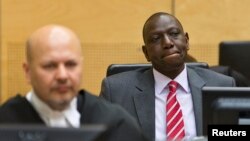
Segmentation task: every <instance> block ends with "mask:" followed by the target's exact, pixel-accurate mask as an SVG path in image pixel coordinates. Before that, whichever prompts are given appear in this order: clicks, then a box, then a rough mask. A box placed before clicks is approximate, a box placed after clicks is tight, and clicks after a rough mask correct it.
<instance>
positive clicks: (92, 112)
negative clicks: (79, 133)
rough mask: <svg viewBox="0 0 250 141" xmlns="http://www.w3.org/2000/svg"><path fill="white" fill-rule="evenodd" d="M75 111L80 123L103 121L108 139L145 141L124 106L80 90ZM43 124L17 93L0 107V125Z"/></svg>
mask: <svg viewBox="0 0 250 141" xmlns="http://www.w3.org/2000/svg"><path fill="white" fill-rule="evenodd" d="M77 106H78V111H79V112H80V114H81V118H80V122H81V124H104V125H106V126H108V133H107V135H108V136H107V138H108V139H107V140H108V141H130V140H131V141H144V140H145V137H144V136H143V135H142V134H141V131H140V128H139V126H138V124H137V123H136V120H135V119H134V118H133V117H132V116H131V115H129V114H128V113H127V112H126V111H125V110H124V109H123V108H121V107H120V106H118V105H114V104H111V103H109V102H107V101H104V100H102V99H99V98H98V97H96V96H94V95H91V94H88V93H87V92H84V91H80V94H79V96H78V103H77ZM1 123H8V124H43V125H45V123H44V122H43V120H42V119H41V118H40V117H39V115H38V113H37V112H36V111H35V109H34V108H33V107H32V105H31V104H30V103H29V102H28V101H27V99H26V98H25V97H22V96H20V95H18V96H16V97H14V98H12V99H10V100H8V101H7V102H6V103H4V104H3V105H2V106H1V107H0V124H1Z"/></svg>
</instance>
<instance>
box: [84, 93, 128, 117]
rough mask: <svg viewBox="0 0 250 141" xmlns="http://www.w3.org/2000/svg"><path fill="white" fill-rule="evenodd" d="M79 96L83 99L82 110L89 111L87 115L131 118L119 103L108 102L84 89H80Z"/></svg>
mask: <svg viewBox="0 0 250 141" xmlns="http://www.w3.org/2000/svg"><path fill="white" fill-rule="evenodd" d="M80 97H82V98H81V99H83V101H82V102H83V107H84V109H83V110H84V111H85V112H89V115H93V116H95V117H98V118H99V117H100V116H102V117H103V118H107V119H108V118H110V119H114V120H120V119H123V118H131V117H130V115H129V114H128V113H127V112H126V111H125V110H124V109H123V108H122V107H121V106H120V105H117V104H113V103H110V102H109V101H106V100H105V99H103V98H100V97H97V96H95V95H93V94H90V93H88V92H86V91H82V92H81V94H80Z"/></svg>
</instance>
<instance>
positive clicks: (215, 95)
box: [202, 87, 250, 136]
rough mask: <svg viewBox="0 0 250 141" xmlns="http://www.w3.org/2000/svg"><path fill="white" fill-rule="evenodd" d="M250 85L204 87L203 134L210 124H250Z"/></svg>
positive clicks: (205, 133) (206, 132) (205, 134)
mask: <svg viewBox="0 0 250 141" xmlns="http://www.w3.org/2000/svg"><path fill="white" fill-rule="evenodd" d="M249 111H250V87H203V89H202V112H203V113H202V116H203V135H204V136H207V134H208V125H243V124H244V125H246V124H250V116H249V115H250V114H249Z"/></svg>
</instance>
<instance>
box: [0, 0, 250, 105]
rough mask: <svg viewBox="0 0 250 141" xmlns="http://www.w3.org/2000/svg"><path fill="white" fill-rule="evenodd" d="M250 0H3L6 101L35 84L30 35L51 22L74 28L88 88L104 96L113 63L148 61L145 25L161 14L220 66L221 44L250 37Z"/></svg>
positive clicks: (201, 57) (0, 35)
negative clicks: (29, 75)
mask: <svg viewBox="0 0 250 141" xmlns="http://www.w3.org/2000/svg"><path fill="white" fill-rule="evenodd" d="M249 5H250V1H249V0H237V1H236V0H206V1H204V0H107V1H104V0H0V57H1V62H0V80H1V81H0V103H2V102H4V101H5V100H6V99H8V98H9V97H11V96H14V95H16V94H17V93H21V94H26V92H27V91H28V90H29V89H30V86H29V85H28V83H27V82H26V80H25V77H24V73H23V70H22V63H23V61H24V59H25V58H24V57H25V56H24V55H25V54H24V48H25V42H26V39H27V37H28V36H29V35H30V34H31V33H32V32H33V31H34V30H36V29H37V28H39V27H41V26H44V25H46V24H62V25H64V26H67V27H69V28H71V29H72V30H74V31H75V32H76V33H77V34H78V35H79V37H80V39H81V42H82V45H83V54H84V56H85V60H84V72H83V78H82V79H83V85H82V87H83V88H85V89H86V90H87V91H90V92H92V93H94V94H95V95H98V94H99V91H100V85H101V81H102V79H103V78H104V77H105V76H106V70H107V67H108V65H110V64H115V63H146V59H145V58H144V56H143V53H142V50H141V46H142V45H143V40H142V27H143V24H144V22H145V21H146V19H147V18H148V17H149V16H150V15H152V14H153V13H155V12H160V11H164V12H168V13H171V14H173V15H175V16H176V17H177V18H178V19H179V20H180V21H181V23H182V24H183V26H184V30H185V31H186V32H188V33H189V37H190V50H189V54H190V55H191V56H193V57H194V58H196V59H197V61H199V62H207V63H208V64H209V66H213V65H218V50H219V48H218V46H219V43H220V42H221V41H248V40H249V39H250V15H248V14H249V13H250V8H249Z"/></svg>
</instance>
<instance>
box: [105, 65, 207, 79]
mask: <svg viewBox="0 0 250 141" xmlns="http://www.w3.org/2000/svg"><path fill="white" fill-rule="evenodd" d="M186 64H187V66H192V67H202V68H208V64H207V63H204V62H189V63H186ZM150 67H152V65H151V64H148V63H144V64H143V63H139V64H111V65H109V66H108V68H107V73H106V76H110V75H113V74H117V73H121V72H125V71H130V70H135V69H138V68H150Z"/></svg>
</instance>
